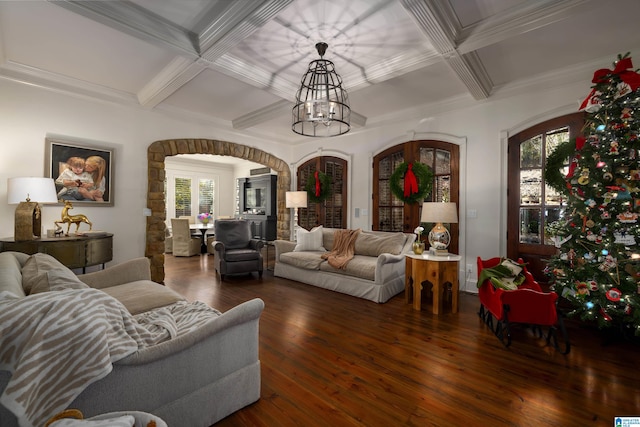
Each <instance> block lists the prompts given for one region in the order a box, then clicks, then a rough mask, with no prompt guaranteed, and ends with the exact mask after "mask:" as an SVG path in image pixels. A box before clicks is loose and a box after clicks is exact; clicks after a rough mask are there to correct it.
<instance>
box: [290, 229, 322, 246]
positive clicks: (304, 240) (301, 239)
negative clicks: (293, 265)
mask: <svg viewBox="0 0 640 427" xmlns="http://www.w3.org/2000/svg"><path fill="white" fill-rule="evenodd" d="M297 237H298V238H297V244H296V247H295V248H294V249H293V251H294V252H306V251H322V252H324V250H325V249H324V247H323V246H322V226H321V225H319V226H318V227H314V228H312V229H311V230H310V231H307V230H305V229H304V228H299V229H298V235H297Z"/></svg>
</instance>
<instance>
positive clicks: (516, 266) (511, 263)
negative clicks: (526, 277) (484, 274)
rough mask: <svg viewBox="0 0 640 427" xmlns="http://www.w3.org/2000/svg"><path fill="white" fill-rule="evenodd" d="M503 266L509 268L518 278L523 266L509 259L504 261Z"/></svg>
mask: <svg viewBox="0 0 640 427" xmlns="http://www.w3.org/2000/svg"><path fill="white" fill-rule="evenodd" d="M502 265H503V266H505V267H507V268H508V269H509V271H511V274H512V275H513V276H517V275H518V274H520V272H521V271H522V266H521V265H520V264H518V263H517V262H515V261H512V260H510V259H508V258H507V259H505V260H504V261H502Z"/></svg>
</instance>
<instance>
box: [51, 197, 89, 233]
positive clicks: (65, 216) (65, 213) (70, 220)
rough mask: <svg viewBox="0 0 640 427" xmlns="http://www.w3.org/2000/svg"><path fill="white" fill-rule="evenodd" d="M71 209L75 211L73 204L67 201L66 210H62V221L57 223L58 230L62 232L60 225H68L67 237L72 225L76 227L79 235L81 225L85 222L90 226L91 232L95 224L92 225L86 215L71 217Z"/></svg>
mask: <svg viewBox="0 0 640 427" xmlns="http://www.w3.org/2000/svg"><path fill="white" fill-rule="evenodd" d="M69 209H73V204H72V203H71V202H70V201H68V200H65V201H64V208H62V215H61V217H62V219H61V220H60V221H55V224H56V228H57V229H58V230H62V227H61V226H60V224H67V233H66V234H65V236H68V235H69V228H71V224H75V225H76V234H77V233H78V229H79V228H80V224H81V223H83V222H84V223H86V224H89V230H91V229H92V228H93V224H92V223H91V221H89V218H87V217H86V215H82V214H79V215H69Z"/></svg>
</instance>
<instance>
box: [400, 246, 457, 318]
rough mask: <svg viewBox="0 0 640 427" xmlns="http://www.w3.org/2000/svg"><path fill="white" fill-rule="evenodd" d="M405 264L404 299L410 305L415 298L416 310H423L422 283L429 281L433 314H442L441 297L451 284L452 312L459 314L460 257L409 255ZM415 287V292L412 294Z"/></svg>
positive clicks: (425, 254) (452, 255) (414, 306)
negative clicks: (431, 287) (445, 288)
mask: <svg viewBox="0 0 640 427" xmlns="http://www.w3.org/2000/svg"><path fill="white" fill-rule="evenodd" d="M405 255H406V264H405V282H404V298H405V302H406V303H407V304H409V303H410V302H411V297H413V308H414V310H420V309H421V291H422V282H424V281H428V282H430V283H431V285H432V286H433V292H432V294H433V314H440V310H441V309H442V299H441V296H442V294H443V292H444V285H445V284H446V283H451V295H452V297H451V312H452V313H457V312H458V264H459V261H460V260H461V259H462V257H461V256H460V255H454V254H449V255H445V256H436V255H431V254H427V253H424V254H422V255H415V254H414V253H413V252H410V253H407V254H405ZM411 287H413V292H411V290H412V289H411Z"/></svg>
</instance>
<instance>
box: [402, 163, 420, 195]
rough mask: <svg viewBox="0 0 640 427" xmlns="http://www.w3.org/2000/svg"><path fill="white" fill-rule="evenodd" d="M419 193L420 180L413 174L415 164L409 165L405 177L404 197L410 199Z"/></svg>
mask: <svg viewBox="0 0 640 427" xmlns="http://www.w3.org/2000/svg"><path fill="white" fill-rule="evenodd" d="M417 192H418V180H417V179H416V174H415V173H413V163H409V166H408V167H407V173H406V174H405V175H404V197H409V196H411V195H412V194H416V193H417Z"/></svg>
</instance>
